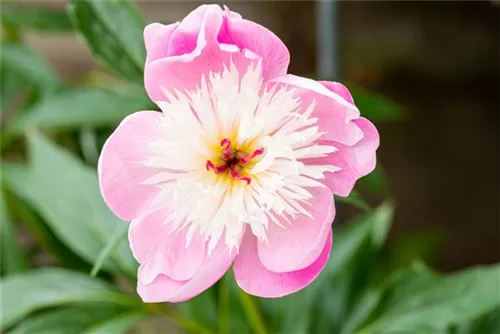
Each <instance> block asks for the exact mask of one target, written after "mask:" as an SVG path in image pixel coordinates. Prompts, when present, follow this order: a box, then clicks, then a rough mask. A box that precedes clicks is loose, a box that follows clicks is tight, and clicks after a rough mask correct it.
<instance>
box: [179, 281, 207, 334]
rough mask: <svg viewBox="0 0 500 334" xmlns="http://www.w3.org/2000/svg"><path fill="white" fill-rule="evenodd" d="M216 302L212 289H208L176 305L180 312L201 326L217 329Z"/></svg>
mask: <svg viewBox="0 0 500 334" xmlns="http://www.w3.org/2000/svg"><path fill="white" fill-rule="evenodd" d="M216 305H217V303H216V300H215V291H214V289H208V290H206V291H205V292H203V293H201V294H200V295H198V296H196V297H194V298H193V299H190V300H187V301H185V302H183V303H180V304H178V305H177V307H178V310H179V312H180V313H182V314H183V315H185V316H186V318H188V319H192V320H193V321H194V322H196V323H198V324H200V325H201V326H204V327H206V328H207V329H210V330H211V331H213V332H216V331H217V306H216Z"/></svg>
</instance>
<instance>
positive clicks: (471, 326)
mask: <svg viewBox="0 0 500 334" xmlns="http://www.w3.org/2000/svg"><path fill="white" fill-rule="evenodd" d="M453 334H500V307H497V308H496V309H494V310H493V311H491V312H488V313H486V314H485V315H482V316H480V317H479V318H477V319H474V320H473V321H470V322H466V323H462V324H460V326H458V327H457V329H456V330H455V331H454V332H453Z"/></svg>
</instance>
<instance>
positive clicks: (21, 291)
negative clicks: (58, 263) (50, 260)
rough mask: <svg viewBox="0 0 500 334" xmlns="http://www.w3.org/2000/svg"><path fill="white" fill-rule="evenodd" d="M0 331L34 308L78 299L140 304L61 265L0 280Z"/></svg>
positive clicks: (34, 309)
mask: <svg viewBox="0 0 500 334" xmlns="http://www.w3.org/2000/svg"><path fill="white" fill-rule="evenodd" d="M0 286H1V291H2V302H3V305H6V306H7V307H3V308H2V312H1V315H0V320H1V321H0V323H1V328H2V330H5V329H6V328H8V327H10V326H12V325H13V324H15V323H16V322H18V321H19V320H21V319H22V318H23V317H25V316H27V315H28V314H30V313H32V312H35V311H37V310H40V309H43V308H46V307H51V306H56V305H62V304H74V303H82V302H106V303H111V304H117V305H124V306H134V305H140V301H139V300H138V299H137V298H135V297H132V296H129V295H126V294H123V293H122V292H119V291H118V290H116V289H115V288H114V287H112V286H110V285H109V284H107V283H106V282H104V281H101V280H99V279H95V278H94V279H92V278H90V277H88V276H86V275H82V274H80V273H77V272H74V271H69V270H65V269H61V268H44V269H39V270H33V271H30V272H26V273H22V274H16V275H12V276H9V277H7V278H6V279H4V280H3V281H2V282H1V283H0Z"/></svg>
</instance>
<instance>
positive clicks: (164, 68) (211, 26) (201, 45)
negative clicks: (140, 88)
mask: <svg viewBox="0 0 500 334" xmlns="http://www.w3.org/2000/svg"><path fill="white" fill-rule="evenodd" d="M193 15H194V14H193ZM187 18H188V17H186V19H187ZM186 19H185V20H186ZM190 20H191V19H190ZM222 22H223V16H222V14H221V10H220V7H218V6H208V7H207V8H206V9H205V12H204V16H203V20H202V22H201V28H200V29H201V30H200V32H199V34H198V35H197V40H196V47H195V48H194V50H192V52H190V53H185V54H181V55H177V56H171V57H167V58H162V59H158V60H156V61H154V62H152V63H150V64H149V65H147V66H146V68H145V73H144V76H145V80H144V81H145V86H146V90H147V92H148V94H149V96H150V98H151V99H152V100H153V101H154V102H158V101H165V100H168V98H167V96H166V95H165V92H164V91H170V92H171V93H172V92H174V93H175V91H176V90H178V91H182V90H192V89H195V88H196V87H197V86H199V85H200V83H201V78H202V77H203V76H205V77H206V76H207V75H208V74H209V73H211V72H221V71H222V70H223V69H224V66H229V63H230V61H233V62H234V63H235V65H236V66H237V68H238V69H240V70H241V71H242V72H246V69H247V67H248V65H249V64H250V63H251V62H255V61H256V60H255V59H253V60H250V59H249V58H247V57H250V55H248V54H247V53H245V52H243V53H242V52H240V51H241V50H240V49H239V48H238V47H237V46H233V47H229V46H228V45H223V44H219V42H218V41H217V35H218V33H219V31H220V29H221V26H222ZM183 24H184V21H183V23H181V26H182V25H183ZM179 31H180V27H179V28H178V29H177V30H176V32H175V34H174V35H177V34H180V32H179ZM174 35H173V36H172V40H171V43H170V46H169V52H170V50H171V49H172V50H173V49H174V45H173V44H175V43H174ZM185 41H186V43H188V42H187V41H188V39H186V40H185ZM176 47H177V48H181V47H180V46H176ZM182 48H185V49H186V50H187V49H189V48H191V46H190V45H184V46H182ZM184 51H185V50H184Z"/></svg>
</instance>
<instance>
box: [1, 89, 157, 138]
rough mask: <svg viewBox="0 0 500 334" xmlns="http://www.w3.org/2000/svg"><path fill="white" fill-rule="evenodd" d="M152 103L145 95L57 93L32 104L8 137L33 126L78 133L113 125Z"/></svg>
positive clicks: (81, 91)
mask: <svg viewBox="0 0 500 334" xmlns="http://www.w3.org/2000/svg"><path fill="white" fill-rule="evenodd" d="M150 106H152V103H151V101H150V100H149V98H148V97H147V95H146V94H145V93H144V92H140V91H137V92H135V91H134V92H129V93H128V94H126V93H114V92H110V91H105V90H102V89H96V88H76V89H69V90H64V91H61V92H58V93H57V94H54V95H52V96H50V97H47V98H46V99H43V100H42V101H40V102H39V103H38V104H35V105H34V106H33V107H32V108H30V109H29V110H28V111H27V112H26V113H24V114H23V115H22V116H20V117H18V118H16V119H15V120H14V122H12V123H11V124H9V125H8V127H7V129H6V132H7V133H8V134H19V133H21V132H22V131H24V130H25V129H27V128H29V127H33V126H37V127H41V128H47V129H78V128H81V127H86V126H89V127H97V126H108V125H113V124H116V123H118V122H119V121H121V120H122V119H123V118H124V117H125V116H127V115H129V114H131V113H133V112H136V111H138V110H144V109H148V108H149V107H150Z"/></svg>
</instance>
